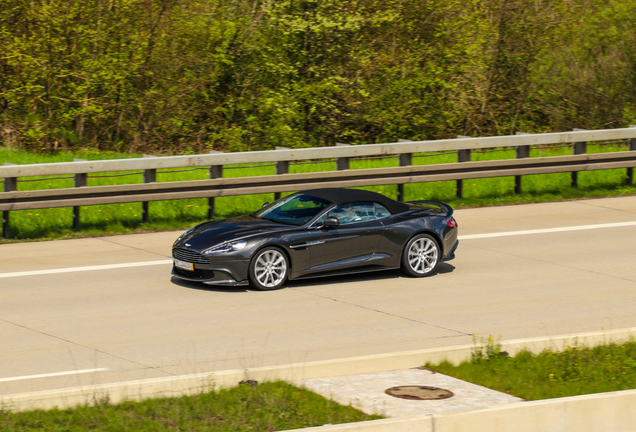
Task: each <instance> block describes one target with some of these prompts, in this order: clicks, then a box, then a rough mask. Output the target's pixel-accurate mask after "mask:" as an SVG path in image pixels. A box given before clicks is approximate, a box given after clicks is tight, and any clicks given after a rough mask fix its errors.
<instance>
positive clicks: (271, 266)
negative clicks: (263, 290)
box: [254, 249, 287, 288]
mask: <svg viewBox="0 0 636 432" xmlns="http://www.w3.org/2000/svg"><path fill="white" fill-rule="evenodd" d="M254 276H255V277H256V280H257V281H258V283H260V284H261V285H263V286H264V287H267V288H275V287H277V286H278V285H280V284H282V283H283V282H284V281H285V277H286V276H287V261H286V260H285V257H284V256H283V254H282V253H281V252H279V251H277V250H275V249H268V250H266V251H264V252H263V253H261V254H260V255H259V256H258V257H257V258H256V262H255V263H254Z"/></svg>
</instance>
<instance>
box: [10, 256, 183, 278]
mask: <svg viewBox="0 0 636 432" xmlns="http://www.w3.org/2000/svg"><path fill="white" fill-rule="evenodd" d="M165 264H172V260H161V261H143V262H133V263H123V264H105V265H98V266H86V267H67V268H58V269H49V270H33V271H23V272H14V273H0V279H2V278H10V277H20V276H37V275H48V274H56V273H74V272H82V271H92V270H110V269H117V268H128V267H145V266H153V265H165Z"/></svg>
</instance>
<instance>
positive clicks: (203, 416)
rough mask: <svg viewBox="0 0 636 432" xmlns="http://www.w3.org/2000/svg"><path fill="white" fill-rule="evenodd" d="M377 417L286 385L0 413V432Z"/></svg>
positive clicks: (267, 427)
mask: <svg viewBox="0 0 636 432" xmlns="http://www.w3.org/2000/svg"><path fill="white" fill-rule="evenodd" d="M377 418H380V417H379V416H369V415H366V414H364V413H362V412H360V411H358V410H356V409H354V408H352V407H345V406H342V405H339V404H337V403H335V402H333V401H331V400H328V399H325V398H323V397H322V396H319V395H317V394H315V393H312V392H310V391H308V390H304V389H301V388H298V387H294V386H292V385H291V384H287V383H284V382H267V383H262V384H259V385H257V386H256V387H254V388H252V387H250V386H247V385H239V386H238V387H235V388H231V389H223V390H217V391H211V392H206V393H201V394H197V395H193V396H183V397H175V398H159V399H147V400H144V401H141V402H132V401H130V402H123V403H119V404H113V403H110V402H109V401H108V400H107V399H106V400H102V401H97V403H96V404H95V405H94V406H80V407H76V408H69V409H64V410H60V409H53V410H49V411H43V410H36V411H27V412H16V413H12V412H8V411H2V410H0V431H25V432H26V431H78V432H80V431H177V430H178V431H203V430H205V431H210V432H240V431H274V430H287V429H296V428H305V427H311V426H321V425H323V424H327V423H333V424H338V423H349V422H357V421H364V420H372V419H377Z"/></svg>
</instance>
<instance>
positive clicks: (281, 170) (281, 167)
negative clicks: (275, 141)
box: [274, 146, 289, 200]
mask: <svg viewBox="0 0 636 432" xmlns="http://www.w3.org/2000/svg"><path fill="white" fill-rule="evenodd" d="M276 150H289V147H279V146H276ZM278 174H289V161H278V162H276V175H278ZM279 198H280V192H274V200H277V199H279Z"/></svg>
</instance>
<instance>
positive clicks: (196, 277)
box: [172, 248, 250, 286]
mask: <svg viewBox="0 0 636 432" xmlns="http://www.w3.org/2000/svg"><path fill="white" fill-rule="evenodd" d="M180 249H181V251H183V250H185V249H183V248H180ZM189 253H190V257H192V259H189V258H187V255H185V256H184V255H183V253H181V254H177V255H175V252H174V249H173V256H174V258H178V259H179V260H181V261H185V262H190V263H191V264H192V266H193V268H194V270H184V269H182V268H179V267H176V266H173V267H172V275H173V276H174V277H177V278H179V279H183V280H187V281H192V282H202V283H204V284H207V285H220V286H242V285H247V284H248V276H247V275H248V268H249V263H250V261H249V258H248V257H243V256H241V255H238V256H236V257H229V256H227V255H226V256H218V257H211V258H208V257H205V258H204V257H203V256H202V255H201V254H200V253H198V252H195V251H189ZM192 261H196V262H192Z"/></svg>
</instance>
